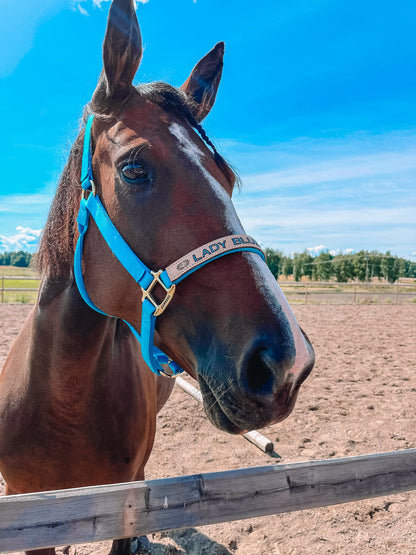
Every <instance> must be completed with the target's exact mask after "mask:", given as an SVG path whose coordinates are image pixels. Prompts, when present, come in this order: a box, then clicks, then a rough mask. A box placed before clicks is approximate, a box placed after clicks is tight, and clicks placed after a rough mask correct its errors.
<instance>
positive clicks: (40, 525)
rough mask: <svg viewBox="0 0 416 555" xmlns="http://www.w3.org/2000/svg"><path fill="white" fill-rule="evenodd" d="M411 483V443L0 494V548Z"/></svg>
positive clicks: (254, 511) (173, 524)
mask: <svg viewBox="0 0 416 555" xmlns="http://www.w3.org/2000/svg"><path fill="white" fill-rule="evenodd" d="M414 489H416V449H409V450H405V451H397V452H395V453H379V454H375V455H364V456H358V457H349V458H341V459H332V460H324V461H312V462H304V463H292V464H280V465H272V466H262V467H256V468H244V469H240V470H231V471H226V472H216V473H209V474H196V475H193V476H181V477H177V478H167V479H163V480H151V481H144V482H131V483H125V484H115V485H107V486H94V487H89V488H78V489H70V490H61V491H53V492H44V493H33V494H25V495H14V496H10V497H4V498H1V499H0V552H1V553H8V552H12V551H18V550H25V549H26V550H27V549H36V548H42V547H50V546H55V545H67V544H70V545H72V544H77V543H84V542H95V541H99V540H105V539H114V538H123V537H134V536H141V535H145V534H150V533H153V532H157V531H163V530H173V529H180V528H188V527H194V526H203V525H206V524H214V523H219V522H226V521H230V520H239V519H244V518H252V517H259V516H265V515H271V514H279V513H285V512H291V511H298V510H302V509H311V508H315V507H323V506H328V505H335V504H338V503H346V502H349V501H357V500H362V499H367V498H371V497H378V496H384V495H390V494H393V493H399V492H403V491H409V490H414Z"/></svg>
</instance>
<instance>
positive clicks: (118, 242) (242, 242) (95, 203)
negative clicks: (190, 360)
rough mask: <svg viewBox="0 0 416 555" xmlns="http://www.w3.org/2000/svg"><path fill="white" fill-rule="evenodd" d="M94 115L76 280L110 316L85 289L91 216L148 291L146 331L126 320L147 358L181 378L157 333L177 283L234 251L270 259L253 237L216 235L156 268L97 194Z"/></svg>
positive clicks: (163, 372)
mask: <svg viewBox="0 0 416 555" xmlns="http://www.w3.org/2000/svg"><path fill="white" fill-rule="evenodd" d="M93 119H94V116H90V118H89V119H88V121H87V124H86V127H85V136H84V150H83V154H82V169H81V186H82V189H83V191H89V192H90V194H89V195H88V197H87V198H85V193H84V196H83V198H82V199H81V204H80V207H79V213H78V217H77V223H78V230H79V233H80V235H79V238H78V241H77V245H76V248H75V257H74V274H75V281H76V284H77V287H78V290H79V292H80V294H81V297H82V298H83V299H84V301H85V302H86V303H87V305H89V306H90V307H91V308H92V309H94V310H95V311H97V312H99V313H100V314H104V315H105V316H110V317H111V315H110V314H106V313H105V312H103V311H102V310H100V309H99V308H98V307H97V306H95V304H94V303H93V302H92V300H91V299H90V297H89V295H88V293H87V290H86V288H85V283H84V278H83V275H82V251H83V246H84V238H85V234H86V233H87V230H88V224H89V220H90V217H91V218H93V220H94V221H95V223H96V225H97V227H98V229H99V231H100V233H101V235H102V236H103V238H104V239H105V241H106V243H107V244H108V246H109V247H110V249H111V251H112V252H113V254H114V255H115V257H116V258H117V259H118V261H119V262H120V263H121V264H122V265H123V266H124V268H125V269H126V270H127V271H128V272H129V274H130V275H131V276H132V277H133V278H134V280H135V281H136V282H137V283H138V284H139V286H140V287H141V289H142V319H141V329H140V333H139V332H138V331H137V330H136V329H135V328H134V327H133V326H132V325H131V324H130V323H129V322H127V321H126V320H124V322H125V323H126V324H127V325H128V326H129V328H130V330H131V331H132V333H133V335H134V336H135V337H136V339H137V340H138V341H139V343H140V345H141V350H142V356H143V358H144V360H145V361H146V363H147V365H148V366H149V368H150V369H151V370H152V371H153V372H154V373H155V374H158V375H163V376H167V377H170V378H171V377H175V376H176V375H178V374H180V373H181V372H183V370H182V368H180V366H179V365H178V364H176V362H174V361H173V360H171V359H170V358H169V357H168V356H167V355H165V353H163V352H162V351H161V350H160V349H158V348H157V347H155V346H154V344H153V341H154V332H155V324H156V317H157V316H159V315H160V314H162V312H163V311H164V310H165V309H166V308H167V306H168V305H169V303H170V301H171V300H172V298H173V295H174V293H175V287H176V285H177V284H178V283H179V282H180V281H182V280H183V279H184V278H186V277H187V276H189V275H190V274H192V273H193V272H195V271H196V270H198V269H199V268H202V266H205V264H208V263H209V262H211V261H212V260H216V259H217V258H220V257H221V256H224V255H226V254H230V253H233V252H241V251H248V252H254V253H256V254H258V255H259V256H261V257H262V258H263V260H265V257H264V254H263V251H262V250H261V247H260V245H259V244H258V243H257V242H256V241H255V240H254V239H253V238H252V237H249V236H248V235H228V236H226V237H221V238H220V239H215V240H214V241H211V242H210V243H207V244H205V245H203V246H202V247H199V248H197V249H195V250H194V251H192V252H190V253H188V254H186V255H185V256H182V257H181V258H180V259H179V260H177V261H176V262H174V263H173V264H170V266H168V267H167V268H166V269H165V270H158V271H156V272H154V271H152V270H150V269H149V268H148V267H147V266H146V265H145V264H144V263H143V262H142V261H141V260H140V258H139V257H138V256H136V254H135V253H134V252H133V251H132V249H131V248H130V247H129V246H128V244H127V243H126V241H125V240H124V239H123V237H122V236H121V235H120V233H119V232H118V231H117V229H116V228H115V226H114V224H113V222H112V221H111V219H110V217H109V215H108V214H107V212H106V210H105V208H104V206H103V205H102V203H101V201H100V199H99V198H98V196H97V195H96V191H95V185H94V177H93V173H92V151H91V127H92V122H93ZM156 284H159V285H161V286H162V288H163V289H164V291H165V298H164V299H163V300H162V301H161V302H160V303H158V302H157V301H156V300H155V299H154V297H153V296H152V291H153V288H154V287H155V286H156Z"/></svg>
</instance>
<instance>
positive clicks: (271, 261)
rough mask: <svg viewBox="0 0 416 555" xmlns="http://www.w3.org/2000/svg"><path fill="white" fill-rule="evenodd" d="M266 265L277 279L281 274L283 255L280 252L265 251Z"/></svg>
mask: <svg viewBox="0 0 416 555" xmlns="http://www.w3.org/2000/svg"><path fill="white" fill-rule="evenodd" d="M265 255H266V263H267V266H268V267H269V269H270V271H271V273H272V274H273V275H274V277H275V278H276V279H277V278H278V277H279V274H280V272H281V266H282V258H283V253H282V252H281V251H278V250H274V249H269V248H267V249H266V250H265Z"/></svg>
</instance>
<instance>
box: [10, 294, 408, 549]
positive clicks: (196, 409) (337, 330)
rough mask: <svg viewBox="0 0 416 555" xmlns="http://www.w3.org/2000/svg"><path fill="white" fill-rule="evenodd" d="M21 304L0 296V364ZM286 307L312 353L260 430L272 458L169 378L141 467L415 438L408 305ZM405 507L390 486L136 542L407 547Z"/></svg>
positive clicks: (224, 461)
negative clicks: (338, 501)
mask: <svg viewBox="0 0 416 555" xmlns="http://www.w3.org/2000/svg"><path fill="white" fill-rule="evenodd" d="M29 310H30V307H29V306H27V305H0V367H1V366H2V364H3V362H4V360H5V358H6V355H7V352H8V350H9V348H10V345H11V343H12V341H13V339H14V337H15V336H16V334H17V333H18V331H19V329H20V327H21V325H22V323H23V320H24V318H25V316H26V315H27V313H28V312H29ZM294 311H295V313H296V316H297V318H298V320H299V322H300V323H301V325H302V327H303V328H304V329H305V331H306V332H307V333H308V335H309V337H310V339H311V341H312V343H313V345H314V347H315V350H316V356H317V362H316V366H315V369H314V372H313V374H312V375H311V376H310V377H309V378H308V380H307V381H306V382H305V384H304V386H303V388H302V390H301V392H300V395H299V399H298V402H297V405H296V407H295V409H294V412H293V413H292V415H291V416H290V417H289V418H288V419H287V420H286V421H284V422H283V423H281V424H276V425H274V426H271V427H269V428H266V429H265V430H264V432H263V433H265V435H267V436H268V437H269V438H270V439H272V440H273V441H274V442H275V449H276V452H277V454H278V455H279V457H280V458H272V457H270V456H269V455H266V454H264V453H262V452H261V451H259V450H258V449H256V448H255V447H254V446H252V445H251V444H249V443H248V442H246V441H245V440H243V439H242V438H239V437H234V436H228V435H226V434H225V433H222V432H219V431H217V430H216V429H214V428H213V427H212V426H211V425H210V424H209V423H208V422H207V420H206V419H205V417H204V416H203V414H202V411H201V407H200V405H199V404H198V403H197V402H196V401H194V400H193V399H192V398H190V397H189V396H188V395H187V394H186V393H185V392H183V391H182V390H181V389H179V387H176V388H175V389H174V392H173V394H172V397H171V398H170V400H169V402H168V404H167V405H166V407H165V408H164V409H163V411H162V413H161V414H160V416H159V418H158V432H157V437H156V442H155V447H154V450H153V453H152V456H151V458H150V461H149V463H148V466H147V467H146V469H147V472H146V477H147V478H149V479H151V478H162V477H168V476H176V475H182V474H194V473H198V472H210V471H217V470H228V469H235V468H241V467H246V466H258V465H265V464H276V463H279V462H284V463H288V462H295V461H307V460H316V459H327V458H333V457H344V456H352V455H361V454H366V453H375V452H382V451H395V450H398V449H406V448H413V447H416V423H415V406H416V384H415V381H414V377H415V370H416V356H415V355H416V347H415V335H416V305H401V306H400V305H399V306H381V305H371V306H359V305H358V306H327V305H318V306H294ZM0 491H4V484H3V482H2V481H1V477H0ZM415 517H416V493H414V492H410V493H402V494H398V495H391V496H389V497H385V498H375V499H370V500H366V501H360V502H355V503H348V504H344V505H338V506H334V507H328V508H322V509H315V510H305V511H301V512H297V513H290V514H285V515H278V516H270V517H264V518H252V519H248V520H244V521H238V522H229V523H225V524H218V525H212V526H206V527H201V528H197V529H188V530H183V531H178V532H172V533H166V534H155V535H154V536H149V537H148V541H147V544H146V545H143V549H142V551H141V552H142V553H151V554H157V555H159V554H179V553H187V554H194V555H201V554H207V555H216V554H221V555H222V554H228V553H232V554H234V553H236V554H241V555H243V554H244V555H257V554H260V555H263V554H273V555H280V554H281V555H289V554H315V553H316V554H317V553H337V554H338V553H340V554H345V555H346V554H348V555H350V554H351V553H357V552H359V553H362V554H366V553H374V554H377V555H378V554H384V553H386V554H387V553H388V554H397V555H399V554H400V555H407V554H409V555H410V554H416V524H415ZM0 526H1V522H0ZM109 546H110V543H109V542H103V543H99V544H88V545H80V546H74V547H71V548H68V547H66V548H61V549H60V550H58V552H59V553H65V554H70V555H75V554H78V555H87V554H96V555H104V554H106V553H108V551H109Z"/></svg>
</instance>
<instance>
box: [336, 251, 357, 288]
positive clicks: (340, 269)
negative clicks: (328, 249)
mask: <svg viewBox="0 0 416 555" xmlns="http://www.w3.org/2000/svg"><path fill="white" fill-rule="evenodd" d="M333 272H334V276H335V279H336V280H337V281H338V282H339V283H345V282H347V281H348V280H350V279H354V266H353V263H352V259H351V255H346V254H339V255H337V256H336V257H335V258H334V262H333Z"/></svg>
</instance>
